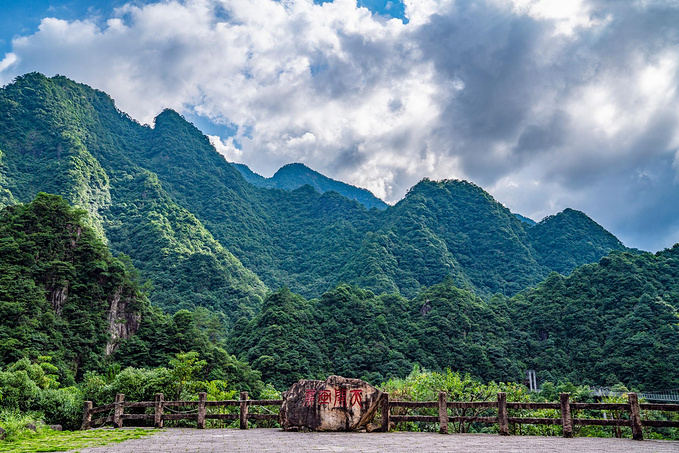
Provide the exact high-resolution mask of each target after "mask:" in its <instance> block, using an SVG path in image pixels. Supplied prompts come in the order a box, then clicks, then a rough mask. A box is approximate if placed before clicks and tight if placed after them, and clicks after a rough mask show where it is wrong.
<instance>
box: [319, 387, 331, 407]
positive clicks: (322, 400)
mask: <svg viewBox="0 0 679 453" xmlns="http://www.w3.org/2000/svg"><path fill="white" fill-rule="evenodd" d="M331 396H332V395H331V393H330V390H321V391H320V392H318V404H330V398H331Z"/></svg>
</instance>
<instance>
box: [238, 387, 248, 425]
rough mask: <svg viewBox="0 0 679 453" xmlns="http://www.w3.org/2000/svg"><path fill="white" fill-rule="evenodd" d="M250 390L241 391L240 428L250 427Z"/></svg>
mask: <svg viewBox="0 0 679 453" xmlns="http://www.w3.org/2000/svg"><path fill="white" fill-rule="evenodd" d="M247 400H248V392H240V429H248V401H247Z"/></svg>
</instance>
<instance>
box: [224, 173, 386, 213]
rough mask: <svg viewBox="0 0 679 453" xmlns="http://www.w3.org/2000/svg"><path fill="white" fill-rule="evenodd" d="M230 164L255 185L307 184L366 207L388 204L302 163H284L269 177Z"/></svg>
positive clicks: (289, 186)
mask: <svg viewBox="0 0 679 453" xmlns="http://www.w3.org/2000/svg"><path fill="white" fill-rule="evenodd" d="M232 165H233V166H234V167H236V169H237V170H238V171H239V172H240V174H241V175H242V176H243V177H244V178H245V180H246V181H248V182H249V183H250V184H253V185H255V186H257V187H265V188H268V189H283V190H295V189H299V188H300V187H302V186H304V185H309V186H311V187H313V188H314V189H315V190H317V191H318V192H320V193H325V192H330V191H333V192H337V193H339V194H340V195H343V196H345V197H347V198H349V199H351V200H356V201H358V202H359V203H361V204H362V205H363V206H365V207H366V208H368V209H370V208H378V209H385V208H386V207H387V206H389V205H387V204H386V203H385V202H384V201H382V200H380V199H379V198H377V197H376V196H375V195H373V194H372V193H370V191H368V190H366V189H361V188H359V187H355V186H352V185H350V184H346V183H344V182H341V181H336V180H334V179H331V178H328V177H327V176H324V175H322V174H320V173H318V172H317V171H314V170H312V169H311V168H309V167H307V166H306V165H304V164H300V163H293V164H287V165H284V166H283V167H281V168H280V169H278V171H277V172H276V173H275V174H274V175H273V176H272V177H271V178H265V177H264V176H261V175H258V174H257V173H255V172H253V171H252V170H250V168H249V167H248V166H247V165H244V164H232Z"/></svg>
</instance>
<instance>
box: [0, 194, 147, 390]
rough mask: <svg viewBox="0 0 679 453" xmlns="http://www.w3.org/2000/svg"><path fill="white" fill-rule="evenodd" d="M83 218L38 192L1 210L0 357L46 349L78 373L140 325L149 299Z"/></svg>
mask: <svg viewBox="0 0 679 453" xmlns="http://www.w3.org/2000/svg"><path fill="white" fill-rule="evenodd" d="M85 217H86V213H85V211H82V210H78V209H73V208H71V207H70V206H69V205H68V203H66V202H65V201H64V200H63V199H62V198H61V197H59V196H56V195H48V194H44V193H39V194H38V195H37V197H36V198H35V200H34V201H32V202H31V203H28V204H25V205H24V204H17V205H13V206H9V207H6V208H4V209H3V210H2V211H0V364H2V365H6V364H7V363H10V362H13V361H16V360H19V359H20V358H22V357H25V356H28V357H38V356H50V357H51V358H52V360H53V363H54V364H55V365H57V366H58V367H59V368H60V369H64V370H65V369H68V370H71V372H72V376H75V375H82V373H83V372H84V371H87V370H92V369H97V368H100V367H101V365H102V361H103V360H104V358H105V356H108V355H111V354H112V353H113V352H114V351H115V350H116V348H117V347H118V343H119V342H120V341H122V340H125V339H127V338H129V337H131V336H132V335H134V333H135V332H136V331H137V330H138V328H139V325H140V322H141V313H142V311H143V310H144V308H145V307H146V306H147V305H148V300H147V299H146V297H145V296H144V295H143V294H142V291H141V289H140V287H139V284H138V282H137V281H136V280H135V279H134V269H132V268H131V266H129V265H128V264H127V263H126V262H125V261H123V260H120V259H117V258H114V257H113V256H111V253H110V252H109V250H108V249H107V248H106V246H105V245H104V244H103V243H102V241H101V239H100V238H99V237H98V235H97V234H96V233H95V232H94V231H93V230H92V228H90V227H89V226H88V225H87V222H85V220H84V219H85ZM71 379H72V377H71Z"/></svg>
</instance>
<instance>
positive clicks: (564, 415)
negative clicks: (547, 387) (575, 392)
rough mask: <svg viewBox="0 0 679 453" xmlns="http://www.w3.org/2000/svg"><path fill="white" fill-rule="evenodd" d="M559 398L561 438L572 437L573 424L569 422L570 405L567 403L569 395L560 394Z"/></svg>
mask: <svg viewBox="0 0 679 453" xmlns="http://www.w3.org/2000/svg"><path fill="white" fill-rule="evenodd" d="M559 396H560V397H561V425H562V426H563V437H573V422H572V420H571V404H570V402H569V401H568V399H569V398H570V393H560V394H559Z"/></svg>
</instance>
